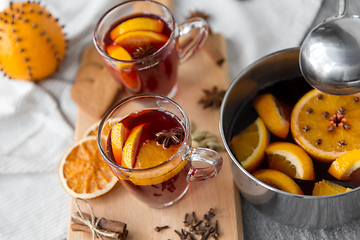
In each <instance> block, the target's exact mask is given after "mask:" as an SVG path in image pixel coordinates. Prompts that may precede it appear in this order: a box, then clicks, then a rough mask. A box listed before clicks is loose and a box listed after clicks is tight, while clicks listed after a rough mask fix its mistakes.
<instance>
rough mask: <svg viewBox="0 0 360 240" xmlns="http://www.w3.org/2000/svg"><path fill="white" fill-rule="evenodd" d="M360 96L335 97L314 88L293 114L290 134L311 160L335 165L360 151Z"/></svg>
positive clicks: (296, 106) (299, 102)
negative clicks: (356, 150)
mask: <svg viewBox="0 0 360 240" xmlns="http://www.w3.org/2000/svg"><path fill="white" fill-rule="evenodd" d="M359 97H360V94H356V95H346V96H334V95H328V94H324V93H321V92H319V91H318V90H316V89H314V90H311V91H310V92H308V93H306V94H305V95H304V96H303V97H302V98H301V99H300V100H299V101H298V102H297V103H296V105H295V107H294V108H293V111H292V114H291V133H292V135H293V137H294V139H295V141H296V143H297V144H299V145H300V146H301V147H302V148H303V149H305V151H307V152H308V153H309V154H310V155H311V156H312V157H314V158H316V159H318V160H321V161H323V162H332V161H333V160H335V159H336V158H338V157H339V156H341V155H342V154H344V153H346V152H348V151H351V150H355V149H359V148H360V101H359Z"/></svg>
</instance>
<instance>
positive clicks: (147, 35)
mask: <svg viewBox="0 0 360 240" xmlns="http://www.w3.org/2000/svg"><path fill="white" fill-rule="evenodd" d="M167 40H168V37H167V36H165V35H163V34H161V33H156V32H150V31H135V32H128V33H125V34H123V35H120V36H119V37H117V38H116V39H115V43H116V44H118V45H120V46H122V47H123V48H125V49H132V50H134V49H135V48H138V47H143V46H149V45H150V44H154V45H159V44H164V43H166V41H167ZM130 52H132V51H130Z"/></svg>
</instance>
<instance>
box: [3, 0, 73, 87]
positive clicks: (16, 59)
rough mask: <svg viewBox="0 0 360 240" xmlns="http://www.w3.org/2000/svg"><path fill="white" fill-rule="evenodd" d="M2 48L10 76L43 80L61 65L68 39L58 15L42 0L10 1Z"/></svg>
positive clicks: (4, 62) (4, 64) (6, 70)
mask: <svg viewBox="0 0 360 240" xmlns="http://www.w3.org/2000/svg"><path fill="white" fill-rule="evenodd" d="M0 49H1V51H0V67H1V69H2V71H4V73H5V74H6V75H8V77H9V78H14V79H20V80H31V81H39V80H42V79H44V78H46V77H49V76H50V75H51V74H52V73H53V72H55V71H56V70H57V69H58V67H59V64H60V61H61V60H62V59H63V58H64V56H65V50H66V39H65V35H64V34H63V32H62V27H61V26H60V24H59V23H58V19H56V18H54V17H53V16H52V15H51V13H50V12H48V11H47V10H46V9H45V7H43V6H41V5H40V4H39V3H37V2H30V1H28V2H24V3H12V2H10V5H9V7H7V8H6V9H5V10H3V11H2V12H1V13H0Z"/></svg>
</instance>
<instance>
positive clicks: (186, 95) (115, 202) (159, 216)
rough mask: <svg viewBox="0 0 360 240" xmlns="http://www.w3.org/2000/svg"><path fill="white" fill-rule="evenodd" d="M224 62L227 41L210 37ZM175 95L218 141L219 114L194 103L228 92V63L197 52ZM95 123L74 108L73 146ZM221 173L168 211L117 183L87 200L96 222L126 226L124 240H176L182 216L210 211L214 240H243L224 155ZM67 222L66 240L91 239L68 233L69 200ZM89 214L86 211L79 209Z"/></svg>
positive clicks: (236, 195)
mask: <svg viewBox="0 0 360 240" xmlns="http://www.w3.org/2000/svg"><path fill="white" fill-rule="evenodd" d="M211 37H212V38H213V39H212V40H213V41H214V42H217V44H218V45H219V47H220V50H221V52H222V53H223V54H224V56H226V40H225V38H224V37H223V36H222V35H220V34H213V35H212V36H211ZM178 75H179V76H178V92H177V94H176V96H175V97H174V100H175V101H176V102H178V103H179V104H180V105H181V106H182V107H183V108H184V110H185V111H186V113H187V114H188V117H189V119H190V121H192V122H193V123H194V124H195V127H196V130H206V131H209V132H211V133H213V134H216V135H217V136H219V142H221V139H220V132H219V110H217V109H212V108H207V109H203V107H202V105H201V104H199V103H198V101H199V99H200V98H201V97H202V96H203V89H211V88H212V87H213V86H217V87H218V88H219V89H224V90H226V89H227V88H228V86H229V76H228V64H227V59H226V60H225V62H224V63H223V64H222V66H221V67H220V66H218V65H216V64H215V62H214V60H213V59H212V58H211V57H210V55H209V54H208V53H207V52H206V51H205V50H204V49H201V50H199V51H198V52H197V53H196V54H195V55H194V56H193V57H192V58H191V59H189V60H188V61H187V62H185V63H183V64H181V65H180V67H179V73H178ZM96 121H99V119H97V118H94V117H92V116H90V115H88V114H87V113H85V112H84V111H82V110H81V109H80V108H79V111H78V116H77V122H76V126H75V138H76V139H75V140H77V139H79V138H80V137H81V135H82V134H83V132H84V131H85V130H86V129H87V128H88V127H89V126H90V125H92V124H93V123H95V122H96ZM221 155H222V157H223V158H224V164H223V167H222V170H221V171H220V173H219V174H218V176H216V177H215V178H213V179H209V180H206V181H202V182H195V183H191V184H190V187H189V190H188V192H187V193H186V194H185V196H184V197H183V199H181V200H180V201H179V202H178V203H176V204H174V205H173V206H170V207H167V208H163V209H154V208H151V207H148V206H146V205H145V204H143V203H141V202H140V201H139V200H137V199H136V198H135V197H133V196H132V195H131V194H130V192H128V191H127V190H126V189H125V188H124V187H123V186H122V185H121V184H120V183H118V184H117V186H115V188H114V189H112V190H111V191H110V192H109V193H107V194H105V195H103V196H101V197H98V198H96V199H92V200H88V203H89V204H90V205H91V206H92V208H93V210H94V214H95V216H97V217H104V218H107V219H112V220H117V221H121V222H125V223H127V229H128V231H129V234H128V236H127V239H128V240H135V239H136V240H139V239H165V240H166V239H179V237H178V236H177V235H176V233H175V232H174V230H178V231H180V230H181V229H182V228H184V227H183V220H184V216H185V214H186V213H191V212H193V211H195V212H196V214H197V216H198V218H202V216H203V214H205V213H207V211H208V210H209V209H210V208H214V210H215V213H216V217H215V218H214V219H217V220H218V223H219V234H220V236H219V239H226V240H235V239H243V228H242V218H241V204H240V195H239V192H238V190H237V188H236V186H235V184H234V182H233V179H232V174H231V170H230V161H231V160H230V157H229V156H228V155H227V153H226V152H225V151H224V152H222V153H221ZM70 205H71V206H70V216H69V230H68V240H84V239H92V236H91V234H89V233H84V232H74V231H72V230H71V229H70V222H71V214H72V213H74V212H76V208H75V206H74V200H73V199H71V204H70ZM82 209H83V211H84V212H87V213H89V211H88V209H87V208H85V207H84V208H82ZM163 225H169V226H170V228H169V229H165V230H163V231H161V232H155V231H154V228H155V227H156V226H163Z"/></svg>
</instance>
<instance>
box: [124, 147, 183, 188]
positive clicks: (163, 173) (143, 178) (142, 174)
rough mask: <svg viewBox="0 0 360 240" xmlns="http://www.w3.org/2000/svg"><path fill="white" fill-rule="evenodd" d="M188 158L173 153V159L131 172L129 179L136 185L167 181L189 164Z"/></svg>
mask: <svg viewBox="0 0 360 240" xmlns="http://www.w3.org/2000/svg"><path fill="white" fill-rule="evenodd" d="M187 162H188V161H187V160H186V159H182V155H181V154H179V155H173V157H172V159H171V161H168V162H166V163H164V164H161V165H160V166H158V167H155V168H151V169H145V170H144V171H141V170H140V171H137V172H133V173H131V174H130V176H129V179H130V181H131V182H133V183H134V184H135V185H155V184H159V183H162V182H165V181H167V180H169V179H171V178H173V177H174V176H176V174H179V172H180V171H181V170H183V168H184V167H185V166H186V164H187ZM185 174H186V173H185Z"/></svg>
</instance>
